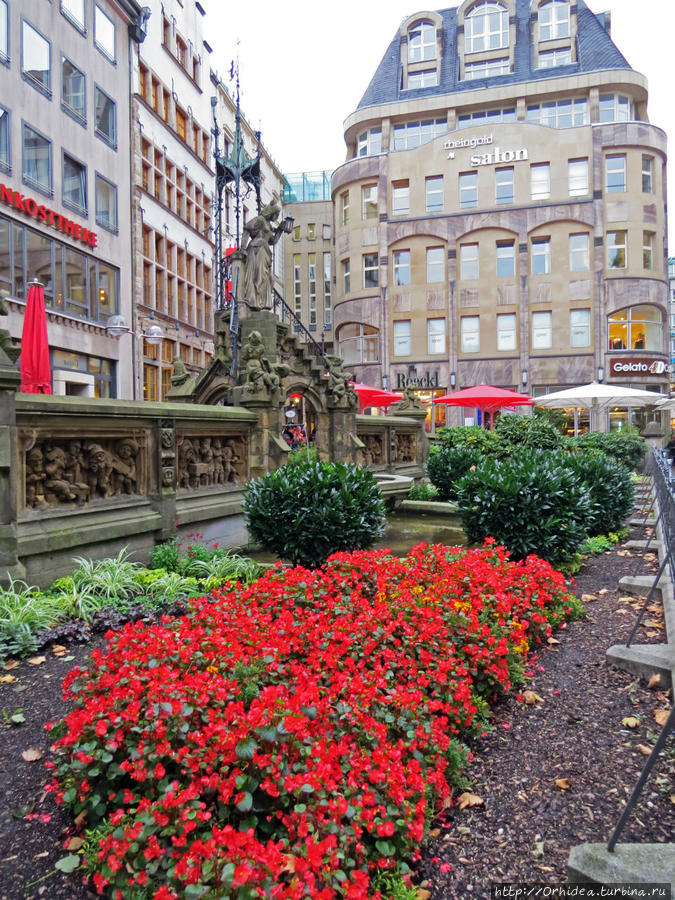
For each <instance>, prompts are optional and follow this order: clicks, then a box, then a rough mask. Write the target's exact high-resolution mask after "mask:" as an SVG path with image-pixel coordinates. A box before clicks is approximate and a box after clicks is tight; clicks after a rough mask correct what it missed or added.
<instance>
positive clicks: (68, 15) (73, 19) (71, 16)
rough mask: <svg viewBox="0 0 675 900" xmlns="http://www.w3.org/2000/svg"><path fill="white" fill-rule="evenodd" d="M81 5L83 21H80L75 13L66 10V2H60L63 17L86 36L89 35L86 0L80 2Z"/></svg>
mask: <svg viewBox="0 0 675 900" xmlns="http://www.w3.org/2000/svg"><path fill="white" fill-rule="evenodd" d="M70 2H72V0H70ZM80 5H81V7H82V19H81V20H79V19H78V18H77V16H76V15H75V13H73V12H71V11H70V10H69V9H67V8H66V6H65V5H64V0H59V7H60V10H61V15H62V16H63V17H64V18H65V19H67V20H68V21H69V22H70V24H71V25H72V26H73V27H74V28H77V30H78V31H80V32H81V33H82V34H86V33H87V22H86V4H85V0H80Z"/></svg>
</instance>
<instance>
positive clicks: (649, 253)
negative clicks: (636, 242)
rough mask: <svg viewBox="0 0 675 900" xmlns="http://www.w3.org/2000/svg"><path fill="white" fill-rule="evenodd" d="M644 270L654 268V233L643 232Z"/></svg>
mask: <svg viewBox="0 0 675 900" xmlns="http://www.w3.org/2000/svg"><path fill="white" fill-rule="evenodd" d="M642 268H643V269H653V268H654V232H653V231H643V232H642Z"/></svg>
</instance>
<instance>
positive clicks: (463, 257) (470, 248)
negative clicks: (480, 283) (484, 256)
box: [459, 242, 480, 281]
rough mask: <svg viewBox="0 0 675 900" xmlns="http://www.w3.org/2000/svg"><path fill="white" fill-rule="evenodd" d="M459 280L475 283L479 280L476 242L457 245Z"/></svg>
mask: <svg viewBox="0 0 675 900" xmlns="http://www.w3.org/2000/svg"><path fill="white" fill-rule="evenodd" d="M474 249H475V254H474ZM474 273H475V274H474ZM459 278H460V281H477V280H478V279H479V278H480V245H479V244H478V243H477V242H469V243H466V244H460V245H459Z"/></svg>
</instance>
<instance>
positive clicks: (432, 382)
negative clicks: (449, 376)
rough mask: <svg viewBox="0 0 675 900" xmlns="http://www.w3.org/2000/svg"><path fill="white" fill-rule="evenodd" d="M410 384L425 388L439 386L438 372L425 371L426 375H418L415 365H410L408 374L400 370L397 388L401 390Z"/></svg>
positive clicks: (397, 376) (397, 377)
mask: <svg viewBox="0 0 675 900" xmlns="http://www.w3.org/2000/svg"><path fill="white" fill-rule="evenodd" d="M408 386H411V387H414V388H417V389H420V390H421V389H424V388H427V389H428V388H437V387H439V383H438V372H434V373H433V374H432V373H431V372H425V373H424V375H418V374H417V369H416V368H415V367H414V366H410V369H409V370H408V374H407V375H406V374H405V373H404V372H398V373H397V375H396V388H397V390H399V391H403V390H405V389H406V388H407V387H408Z"/></svg>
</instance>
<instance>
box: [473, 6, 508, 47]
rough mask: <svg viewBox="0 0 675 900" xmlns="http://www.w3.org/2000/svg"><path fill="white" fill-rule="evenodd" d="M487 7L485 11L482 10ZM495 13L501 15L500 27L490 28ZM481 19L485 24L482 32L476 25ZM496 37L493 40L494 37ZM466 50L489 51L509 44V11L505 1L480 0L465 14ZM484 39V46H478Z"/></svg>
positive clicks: (482, 23) (481, 22)
mask: <svg viewBox="0 0 675 900" xmlns="http://www.w3.org/2000/svg"><path fill="white" fill-rule="evenodd" d="M483 9H485V10H486V11H485V12H482V11H481V10H483ZM494 15H499V27H498V29H496V30H493V29H491V28H490V20H491V19H492V17H493V16H494ZM479 20H480V24H481V25H482V26H483V27H482V28H481V31H480V33H478V32H477V28H476V25H477V23H478V22H479ZM493 37H495V40H494V42H493V40H492V38H493ZM464 40H465V44H464V52H465V53H489V52H491V51H492V50H503V49H505V48H506V47H508V46H509V13H508V9H507V8H506V6H504V4H503V3H499V2H497V0H479V2H478V3H476V4H474V6H472V7H471V9H470V10H468V11H467V13H466V15H465V16H464ZM479 41H483V45H482V46H477V44H478V42H479Z"/></svg>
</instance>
